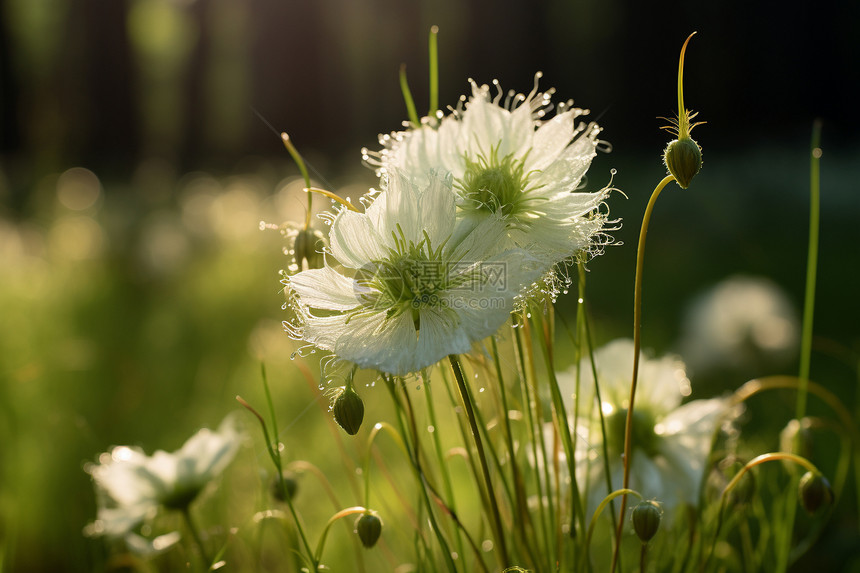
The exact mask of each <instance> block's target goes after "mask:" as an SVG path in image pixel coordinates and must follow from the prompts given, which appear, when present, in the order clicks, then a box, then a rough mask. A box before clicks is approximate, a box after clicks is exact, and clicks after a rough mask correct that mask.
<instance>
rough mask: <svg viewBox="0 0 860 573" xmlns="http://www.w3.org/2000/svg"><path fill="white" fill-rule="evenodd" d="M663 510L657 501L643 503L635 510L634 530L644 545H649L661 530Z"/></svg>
mask: <svg viewBox="0 0 860 573" xmlns="http://www.w3.org/2000/svg"><path fill="white" fill-rule="evenodd" d="M662 517H663V510H662V509H660V504H659V503H657V502H656V501H643V502H641V503H639V505H637V506H636V507H634V508H633V529H634V530H635V531H636V535H638V536H639V539H641V540H642V543H648V542H649V541H650V540H651V538H652V537H654V535H655V534H656V533H657V530H658V529H660V519H661V518H662Z"/></svg>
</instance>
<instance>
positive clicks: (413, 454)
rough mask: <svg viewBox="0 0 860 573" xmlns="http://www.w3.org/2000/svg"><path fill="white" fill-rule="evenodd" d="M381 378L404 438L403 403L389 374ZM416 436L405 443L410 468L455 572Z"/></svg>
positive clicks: (445, 556) (440, 543)
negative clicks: (410, 441)
mask: <svg viewBox="0 0 860 573" xmlns="http://www.w3.org/2000/svg"><path fill="white" fill-rule="evenodd" d="M383 380H384V381H385V386H386V388H388V392H389V394H390V395H391V399H392V401H393V402H394V406H395V409H396V410H397V423H398V425H399V426H400V434H401V436H403V437H404V438H406V437H407V436H408V435H409V432H407V430H406V424H405V423H404V421H403V417H404V416H403V413H404V408H403V405H402V404H401V403H400V400H399V399H398V398H397V392H396V390H395V387H394V386H395V384H394V380H393V379H392V377H391V376H388V375H383ZM417 438H418V436H417V435H414V436H413V444H412V446H411V447H409V445H408V443H407V449H408V452H409V458H410V460H411V462H412V464H411V465H412V469H413V470H414V471H415V478H416V480H417V481H418V490H419V492H418V493H419V495H420V496H421V499H422V501H423V502H424V503H423V505H424V506H425V507H426V509H427V520H428V521H429V522H430V528H431V529H432V530H433V533H434V534H435V535H436V540H437V541H438V542H439V547H440V550H441V552H442V557H443V558H444V559H445V563H446V564H447V565H448V570H449V571H451V572H452V573H457V566H456V565H455V564H454V560H453V558H452V557H451V549H450V548H449V547H448V542H447V541H446V540H445V537H444V536H443V535H442V531H441V529H440V528H439V524H438V523H437V521H436V515H435V513H433V504H432V502H431V501H430V496H429V495H428V493H427V488H428V483H427V480H426V478H425V476H424V471H423V470H422V469H421V460H420V455H421V454H420V451H419V449H418V442H417ZM405 443H406V442H405Z"/></svg>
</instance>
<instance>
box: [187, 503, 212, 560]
mask: <svg viewBox="0 0 860 573" xmlns="http://www.w3.org/2000/svg"><path fill="white" fill-rule="evenodd" d="M180 513H181V514H182V519H183V521H185V525H186V527H187V528H188V532H189V533H190V534H191V540H192V541H194V545H195V546H197V550H198V551H199V552H200V558H201V559H203V563H204V564H205V566H206V570H208V569H209V567H210V565H212V561H211V560H210V559H209V555H208V553H206V547H205V546H204V545H203V539H201V537H200V532H199V531H198V530H197V527H196V526H195V525H194V520H193V519H191V512H190V511H189V509H188V506H187V505H186V506H185V507H183V508H182V509H181V510H180Z"/></svg>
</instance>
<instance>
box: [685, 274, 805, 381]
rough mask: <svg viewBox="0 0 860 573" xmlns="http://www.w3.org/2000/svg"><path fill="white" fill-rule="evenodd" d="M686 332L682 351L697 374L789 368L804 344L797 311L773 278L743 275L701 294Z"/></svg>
mask: <svg viewBox="0 0 860 573" xmlns="http://www.w3.org/2000/svg"><path fill="white" fill-rule="evenodd" d="M681 333H682V334H681V340H680V343H679V351H680V353H681V355H682V356H683V357H684V360H685V361H686V362H687V364H688V366H689V367H690V370H691V371H692V372H695V373H699V372H706V371H708V370H712V369H714V370H725V369H737V370H760V369H764V368H769V367H773V366H778V365H783V364H785V363H786V362H787V361H789V360H791V359H792V358H793V357H794V355H795V354H796V351H797V347H798V344H799V340H800V326H799V321H798V318H797V313H796V312H795V310H794V307H793V306H792V304H791V302H790V301H789V299H788V297H787V296H786V295H785V293H784V292H783V291H782V290H781V289H780V288H779V287H778V286H777V285H776V284H774V283H773V282H771V281H770V280H768V279H765V278H761V277H750V276H742V275H738V276H732V277H729V278H727V279H725V280H723V281H721V282H719V283H717V284H716V285H715V286H714V287H712V288H711V289H709V290H707V291H705V292H704V293H702V294H700V295H699V296H697V297H696V298H695V299H694V300H693V301H692V302H691V303H690V305H689V307H688V308H687V311H686V314H685V317H684V321H683V325H682V329H681ZM762 373H764V372H752V373H751V374H752V375H758V374H762Z"/></svg>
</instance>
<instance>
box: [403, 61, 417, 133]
mask: <svg viewBox="0 0 860 573" xmlns="http://www.w3.org/2000/svg"><path fill="white" fill-rule="evenodd" d="M400 91H401V92H403V102H404V103H405V104H406V112H407V113H408V114H409V121H410V122H412V126H413V127H418V126H419V125H421V122H420V121H419V120H418V111H417V110H416V109H415V100H413V99H412V92H411V91H410V90H409V83H408V82H407V81H406V64H401V66H400Z"/></svg>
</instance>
